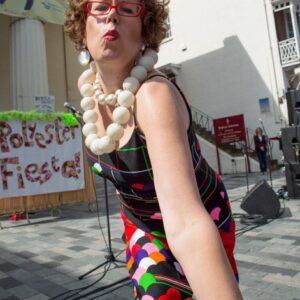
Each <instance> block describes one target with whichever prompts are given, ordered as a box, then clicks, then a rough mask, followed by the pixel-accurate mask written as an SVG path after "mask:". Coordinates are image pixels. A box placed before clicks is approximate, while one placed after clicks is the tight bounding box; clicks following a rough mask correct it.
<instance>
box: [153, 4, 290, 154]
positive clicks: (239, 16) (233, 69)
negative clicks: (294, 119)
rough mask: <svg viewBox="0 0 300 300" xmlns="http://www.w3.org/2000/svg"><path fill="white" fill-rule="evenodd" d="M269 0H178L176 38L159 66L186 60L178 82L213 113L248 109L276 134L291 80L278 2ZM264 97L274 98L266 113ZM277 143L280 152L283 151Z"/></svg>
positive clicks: (251, 122)
mask: <svg viewBox="0 0 300 300" xmlns="http://www.w3.org/2000/svg"><path fill="white" fill-rule="evenodd" d="M266 3H267V4H268V5H267V6H266V7H265V5H264V0H243V1H241V0H222V1H219V0H210V1H204V0H190V1H189V2H188V5H189V6H188V7H187V2H186V1H182V0H172V1H171V3H170V22H171V30H172V39H171V40H169V41H168V42H165V43H164V44H163V45H162V46H161V49H160V54H159V64H158V66H163V65H166V64H168V63H174V64H181V70H180V72H179V75H178V83H179V85H180V86H181V88H182V89H183V91H184V93H185V94H186V96H187V98H188V100H189V102H190V103H191V105H193V106H194V107H196V108H198V109H199V110H201V111H203V112H205V113H206V114H208V115H210V116H211V117H213V118H219V117H225V116H228V115H235V114H241V113H242V114H244V116H245V123H246V127H249V128H251V129H253V130H254V129H255V128H256V127H257V126H259V122H258V119H260V118H261V119H262V120H263V122H264V126H265V129H266V131H267V133H268V135H269V136H275V135H276V134H277V133H278V131H279V129H280V128H281V127H282V126H284V122H285V120H286V119H287V112H286V105H285V104H284V105H279V104H278V97H279V96H282V95H283V94H284V89H285V86H284V79H283V72H282V68H281V64H280V60H279V55H278V49H277V41H276V32H275V28H274V20H273V15H272V7H271V4H270V3H269V0H266ZM266 16H268V18H267V17H266ZM267 21H268V22H267ZM270 43H271V45H272V47H271V46H270ZM274 45H275V46H274ZM183 48H186V50H185V51H182V49H183ZM261 98H269V101H270V109H271V112H270V113H264V114H261V113H260V107H259V101H258V100H259V99H261ZM277 148H278V147H274V153H273V154H274V157H278V156H279V155H280V152H279V151H278V150H277Z"/></svg>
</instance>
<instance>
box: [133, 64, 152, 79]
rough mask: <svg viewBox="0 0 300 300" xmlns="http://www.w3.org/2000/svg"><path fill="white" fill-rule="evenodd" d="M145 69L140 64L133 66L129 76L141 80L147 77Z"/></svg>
mask: <svg viewBox="0 0 300 300" xmlns="http://www.w3.org/2000/svg"><path fill="white" fill-rule="evenodd" d="M147 74H148V72H147V70H146V68H145V67H142V66H135V67H134V68H133V69H132V70H131V73H130V76H131V77H135V78H136V79H137V80H138V81H139V82H143V81H144V80H145V79H146V78H147Z"/></svg>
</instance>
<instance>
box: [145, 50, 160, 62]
mask: <svg viewBox="0 0 300 300" xmlns="http://www.w3.org/2000/svg"><path fill="white" fill-rule="evenodd" d="M144 56H151V57H152V58H153V61H154V64H156V63H157V62H158V55H157V52H156V51H155V50H153V49H151V48H147V49H146V51H145V53H144Z"/></svg>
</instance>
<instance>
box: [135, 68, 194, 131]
mask: <svg viewBox="0 0 300 300" xmlns="http://www.w3.org/2000/svg"><path fill="white" fill-rule="evenodd" d="M160 74H161V73H158V72H155V73H153V75H157V76H152V77H151V78H150V79H148V80H147V81H146V82H144V83H143V84H142V86H141V88H140V89H139V91H138V93H137V95H136V98H137V102H136V116H137V120H138V123H139V125H140V127H141V128H142V129H143V127H144V126H147V123H148V122H149V123H151V122H155V123H157V122H158V123H160V124H162V125H163V126H164V125H167V123H170V122H171V123H173V122H175V121H176V122H178V123H179V124H181V126H184V127H185V128H188V124H189V116H188V111H187V108H186V104H185V102H184V100H183V98H182V96H181V94H180V93H179V91H178V89H177V88H176V87H175V85H174V84H173V83H172V82H170V81H169V80H168V79H167V78H165V77H162V76H159V75H160Z"/></svg>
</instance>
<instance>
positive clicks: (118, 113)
mask: <svg viewBox="0 0 300 300" xmlns="http://www.w3.org/2000/svg"><path fill="white" fill-rule="evenodd" d="M129 119H130V112H129V110H128V109H127V108H126V107H123V106H119V107H117V108H115V109H114V111H113V120H114V121H115V122H116V123H118V124H121V125H123V124H126V123H127V122H128V121H129Z"/></svg>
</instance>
